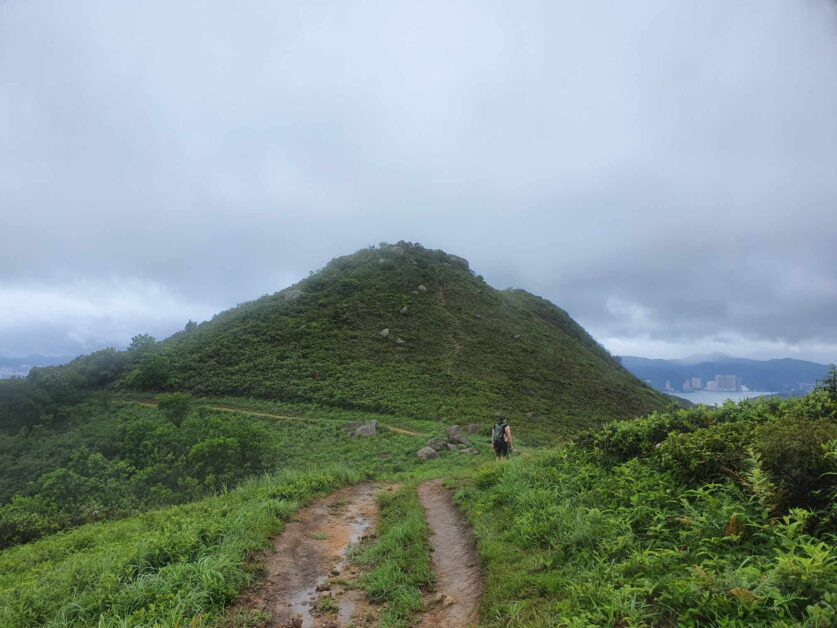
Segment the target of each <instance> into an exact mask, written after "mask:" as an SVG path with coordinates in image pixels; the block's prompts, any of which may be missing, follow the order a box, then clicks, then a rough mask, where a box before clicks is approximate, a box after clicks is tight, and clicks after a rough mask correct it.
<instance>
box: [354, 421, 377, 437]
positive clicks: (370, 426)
mask: <svg viewBox="0 0 837 628" xmlns="http://www.w3.org/2000/svg"><path fill="white" fill-rule="evenodd" d="M377 431H378V422H377V421H369V423H363V424H362V425H360V426H359V427H357V428H355V431H354V432H352V436H362V437H364V438H369V437H370V436H374V435H375V432H377Z"/></svg>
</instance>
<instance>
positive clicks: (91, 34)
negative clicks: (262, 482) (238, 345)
mask: <svg viewBox="0 0 837 628" xmlns="http://www.w3.org/2000/svg"><path fill="white" fill-rule="evenodd" d="M835 6H837V3H833V2H829V1H828V0H795V1H790V0H781V1H779V0H739V1H736V2H729V0H715V1H712V0H701V1H700V2H671V1H670V0H659V1H635V2H613V1H612V0H610V1H607V2H597V1H591V0H578V1H577V2H560V3H559V2H528V1H520V0H515V1H514V2H491V1H488V0H476V1H474V2H451V1H449V0H444V1H440V2H417V1H410V2H403V3H395V2H391V1H383V2H316V1H312V0H308V1H305V2H300V3H294V2H290V1H288V2H276V1H274V0H271V1H267V2H235V3H230V2H206V1H205V0H202V1H200V2H185V1H179V2H169V1H165V2H150V1H143V2H114V1H113V0H104V1H102V2H89V1H84V0H72V1H68V2H47V1H32V0H0V355H7V356H14V355H21V354H28V353H44V354H52V355H63V354H78V353H81V352H87V351H90V350H93V349H97V348H100V347H102V346H107V345H116V346H124V345H125V344H126V343H127V342H128V341H129V339H130V337H131V336H132V335H134V334H136V333H139V332H150V333H152V334H154V335H156V336H158V337H164V336H166V335H168V334H170V333H172V332H173V331H176V330H178V329H180V328H182V327H183V325H184V324H185V323H186V321H187V320H188V319H190V318H191V319H194V320H204V319H206V318H209V317H211V315H212V314H214V313H215V312H217V311H219V310H222V309H225V308H227V307H230V306H232V305H235V304H236V303H239V302H241V301H246V300H250V299H252V298H255V297H258V296H260V295H262V294H266V293H272V292H275V291H277V290H279V289H281V288H284V287H285V286H287V285H289V284H290V283H292V282H294V281H295V280H297V279H300V278H302V277H304V276H305V275H306V274H307V273H308V271H309V270H312V269H316V268H320V267H322V266H323V265H324V264H325V263H326V262H328V260H329V259H331V258H332V257H336V256H339V255H343V254H348V253H352V252H354V251H355V250H357V249H359V248H362V247H364V246H367V245H369V244H377V243H378V242H381V241H387V242H395V241H398V240H401V239H404V240H409V241H414V242H421V243H422V244H424V245H425V246H427V247H432V248H442V249H445V250H446V251H448V252H452V253H455V254H458V255H461V256H464V257H466V258H468V259H469V260H470V262H471V266H472V268H474V269H475V270H476V271H477V272H479V273H482V274H483V275H484V276H485V277H486V279H487V280H488V281H489V282H490V283H491V284H492V285H494V286H496V287H499V288H505V287H510V286H514V287H520V288H524V289H526V290H529V291H531V292H534V293H537V294H540V295H542V296H544V297H546V298H548V299H550V300H551V301H553V302H554V303H556V304H558V305H559V306H561V307H563V308H565V309H566V310H567V311H569V313H570V314H571V315H572V316H574V317H575V318H576V319H577V320H578V321H579V322H580V323H581V324H583V325H584V326H585V327H586V328H587V329H588V330H589V331H590V332H591V333H593V335H594V336H595V337H596V338H597V339H598V340H600V341H601V342H602V343H603V344H604V345H605V346H606V347H608V348H609V349H610V350H611V351H612V352H614V353H617V354H633V355H644V356H651V357H681V356H685V355H689V354H692V353H698V352H708V351H723V352H726V353H729V354H733V355H743V356H746V357H757V358H764V357H786V356H790V357H801V358H807V359H814V360H817V361H822V362H831V361H837V272H836V271H835V269H837V9H835Z"/></svg>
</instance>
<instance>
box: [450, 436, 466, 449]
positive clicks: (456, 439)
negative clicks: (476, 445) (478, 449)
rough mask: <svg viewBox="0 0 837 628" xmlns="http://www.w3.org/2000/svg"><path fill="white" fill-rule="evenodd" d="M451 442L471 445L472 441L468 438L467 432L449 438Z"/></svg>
mask: <svg viewBox="0 0 837 628" xmlns="http://www.w3.org/2000/svg"><path fill="white" fill-rule="evenodd" d="M449 440H450V442H452V443H459V444H460V445H465V446H466V447H470V446H471V441H469V440H468V437H467V436H465V434H454V435H453V436H451V437H450V438H449Z"/></svg>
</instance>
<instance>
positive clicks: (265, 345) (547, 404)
mask: <svg viewBox="0 0 837 628" xmlns="http://www.w3.org/2000/svg"><path fill="white" fill-rule="evenodd" d="M125 382H126V383H127V384H128V385H130V386H133V387H137V388H152V389H178V390H190V391H193V392H195V393H199V394H205V395H218V394H233V395H251V396H255V397H268V398H279V399H283V400H288V401H311V402H317V403H321V404H326V405H333V406H338V407H344V408H357V409H365V410H373V411H387V412H397V413H404V414H407V415H411V416H420V417H436V416H441V417H442V418H454V419H456V418H459V417H463V416H471V417H485V416H486V415H488V414H490V413H493V412H495V411H498V410H501V411H506V412H510V413H515V414H519V415H523V414H526V413H534V414H537V415H542V416H546V417H549V418H558V417H561V418H564V417H566V418H569V419H571V420H570V421H568V422H569V423H573V422H574V421H572V419H582V418H583V419H585V420H589V419H594V420H595V419H605V418H611V419H612V418H618V417H627V416H636V415H639V414H643V413H646V412H649V411H652V410H655V409H659V408H662V407H663V406H665V405H666V404H667V402H666V400H664V399H663V397H662V396H660V395H659V394H657V393H655V392H654V391H652V390H651V389H649V388H648V387H646V386H645V385H644V384H642V383H641V382H640V381H639V380H637V379H636V378H634V377H633V376H632V375H630V374H629V373H628V372H627V371H626V370H625V369H623V368H622V367H621V366H620V365H619V363H618V362H617V361H616V360H614V359H613V358H612V357H611V356H610V355H609V354H608V353H607V352H606V351H605V350H604V349H603V348H602V347H601V346H600V345H598V344H597V343H596V342H595V341H594V340H593V339H592V338H591V337H590V336H589V335H588V334H587V332H585V331H584V329H583V328H581V327H580V326H579V325H578V324H577V323H576V322H575V321H573V320H572V319H571V318H570V317H569V315H567V313H566V312H564V311H563V310H561V309H560V308H558V307H555V306H554V305H552V304H551V303H549V302H548V301H546V300H544V299H541V298H538V297H536V296H533V295H531V294H528V293H526V292H524V291H522V290H506V291H499V290H496V289H494V288H492V287H491V286H489V285H487V284H486V283H485V282H484V281H483V280H482V278H481V277H479V276H475V275H474V274H473V273H472V272H471V271H470V270H469V269H468V264H467V262H466V261H465V260H463V259H461V258H458V257H455V256H452V255H448V254H446V253H444V252H442V251H431V250H427V249H424V248H422V247H421V246H418V245H411V244H406V243H400V244H398V245H394V246H389V245H382V246H381V247H379V248H373V249H367V250H363V251H360V252H358V253H356V254H354V255H350V256H347V257H342V258H339V259H335V260H333V261H332V262H331V263H329V264H328V265H327V266H326V267H325V268H324V269H323V270H321V271H320V272H318V273H316V274H313V275H312V276H310V277H308V278H307V279H305V280H303V281H301V282H300V283H299V284H297V285H295V286H293V287H291V288H289V289H287V290H284V291H282V292H279V293H277V294H274V295H270V296H265V297H262V298H261V299H258V300H256V301H253V302H250V303H246V304H243V305H240V306H238V307H236V308H234V309H231V310H229V311H226V312H223V313H221V314H219V315H217V316H216V317H215V318H214V319H213V320H211V321H208V322H205V323H203V324H201V325H198V326H196V327H193V328H191V329H187V330H185V331H183V332H181V333H178V334H176V335H175V336H173V337H171V338H170V339H168V340H166V341H164V342H163V343H160V344H159V345H158V346H157V347H156V348H154V349H152V353H151V354H150V355H149V356H147V358H146V359H144V360H142V361H141V363H140V364H139V366H137V367H136V368H135V369H134V370H133V371H132V372H131V374H130V375H129V376H128V377H127V378H126V379H125Z"/></svg>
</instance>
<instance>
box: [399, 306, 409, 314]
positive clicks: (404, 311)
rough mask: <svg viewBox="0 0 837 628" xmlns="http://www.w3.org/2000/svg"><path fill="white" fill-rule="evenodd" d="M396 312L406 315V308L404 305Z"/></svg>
mask: <svg viewBox="0 0 837 628" xmlns="http://www.w3.org/2000/svg"><path fill="white" fill-rule="evenodd" d="M398 311H399V312H401V313H402V314H406V313H407V306H406V305H405V306H404V307H402V308H401V309H400V310H398Z"/></svg>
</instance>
